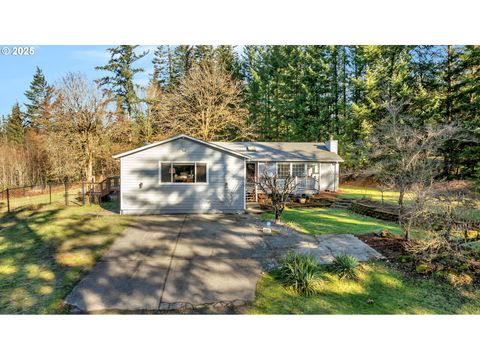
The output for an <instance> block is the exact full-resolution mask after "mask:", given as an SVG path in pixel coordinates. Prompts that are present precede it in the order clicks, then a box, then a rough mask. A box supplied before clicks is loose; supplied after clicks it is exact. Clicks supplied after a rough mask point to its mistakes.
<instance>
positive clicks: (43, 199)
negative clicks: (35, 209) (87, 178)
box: [0, 186, 80, 213]
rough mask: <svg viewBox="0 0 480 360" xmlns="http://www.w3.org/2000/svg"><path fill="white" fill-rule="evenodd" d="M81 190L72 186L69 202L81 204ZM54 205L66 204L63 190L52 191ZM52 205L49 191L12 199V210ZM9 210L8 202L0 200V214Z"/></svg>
mask: <svg viewBox="0 0 480 360" xmlns="http://www.w3.org/2000/svg"><path fill="white" fill-rule="evenodd" d="M78 191H79V189H78V188H77V187H74V186H72V187H71V188H70V189H69V191H68V196H69V202H73V203H80V201H79V200H78V199H76V196H77V193H78ZM51 199H52V204H53V203H57V204H64V203H65V191H64V190H63V189H58V188H56V189H52V198H51ZM49 203H50V194H49V193H48V189H47V190H46V193H45V194H39V195H32V196H13V195H12V196H11V197H10V208H11V209H12V210H15V209H18V208H20V207H23V206H30V205H47V204H49ZM6 210H7V200H6V199H5V198H4V199H3V200H0V213H1V212H4V211H6Z"/></svg>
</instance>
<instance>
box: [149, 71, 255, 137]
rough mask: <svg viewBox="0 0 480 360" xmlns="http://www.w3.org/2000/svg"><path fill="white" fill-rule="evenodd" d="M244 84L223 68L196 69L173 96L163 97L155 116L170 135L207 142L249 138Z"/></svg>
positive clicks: (182, 82)
mask: <svg viewBox="0 0 480 360" xmlns="http://www.w3.org/2000/svg"><path fill="white" fill-rule="evenodd" d="M242 93H243V86H242V83H241V82H239V81H236V80H233V79H232V78H231V76H230V75H229V74H228V73H226V72H225V71H224V70H222V69H220V68H211V67H207V66H201V65H199V66H196V67H194V68H192V69H191V70H190V71H189V72H188V75H187V76H186V77H185V78H184V79H182V80H181V82H180V84H179V85H178V87H177V88H176V89H175V90H174V91H173V92H172V93H170V94H167V93H164V94H162V99H161V101H160V102H158V107H157V108H156V109H155V115H156V116H157V117H158V119H159V120H158V121H159V122H160V123H161V127H163V128H164V129H166V130H168V132H170V133H172V132H173V133H177V134H178V133H184V134H188V135H191V136H193V137H197V138H199V139H202V140H205V141H215V140H227V139H228V140H232V139H236V138H237V139H240V138H247V137H249V136H250V135H252V134H251V127H250V126H249V125H248V122H247V117H248V111H247V109H246V108H245V107H244V103H243V98H242Z"/></svg>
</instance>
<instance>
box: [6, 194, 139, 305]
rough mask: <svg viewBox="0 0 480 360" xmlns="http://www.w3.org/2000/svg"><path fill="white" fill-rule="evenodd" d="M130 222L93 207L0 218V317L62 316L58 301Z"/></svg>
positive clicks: (43, 210) (56, 208)
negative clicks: (20, 315)
mask: <svg viewBox="0 0 480 360" xmlns="http://www.w3.org/2000/svg"><path fill="white" fill-rule="evenodd" d="M130 220H131V219H130V218H129V217H126V216H118V215H116V214H113V213H111V212H109V211H108V210H105V209H104V208H102V207H100V206H98V205H91V206H71V207H64V206H62V205H59V204H52V205H47V206H44V207H42V208H41V209H39V210H22V211H18V212H14V213H11V214H3V215H0V279H1V281H0V313H3V314H13V313H33V314H48V313H61V312H62V311H64V308H63V306H62V300H63V299H64V297H65V296H66V295H67V294H68V293H69V292H70V291H71V290H72V288H73V287H74V285H75V284H76V283H77V282H78V281H79V280H80V279H81V278H82V277H83V276H84V275H85V274H86V273H87V272H88V271H89V270H91V269H92V267H93V266H94V264H95V262H96V261H97V260H98V259H99V258H100V257H101V256H102V255H103V254H104V252H105V251H106V249H107V248H108V245H109V244H111V243H112V242H113V240H114V239H115V238H116V237H117V236H118V235H119V234H120V233H121V232H122V231H123V229H124V228H125V227H126V226H127V225H128V223H129V222H130Z"/></svg>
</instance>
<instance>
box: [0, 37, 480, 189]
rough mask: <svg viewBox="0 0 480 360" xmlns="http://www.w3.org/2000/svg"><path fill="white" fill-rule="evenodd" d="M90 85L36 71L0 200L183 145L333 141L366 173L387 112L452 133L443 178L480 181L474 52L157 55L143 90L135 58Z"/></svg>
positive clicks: (17, 111)
mask: <svg viewBox="0 0 480 360" xmlns="http://www.w3.org/2000/svg"><path fill="white" fill-rule="evenodd" d="M108 51H109V52H110V55H111V56H110V60H109V61H108V63H107V64H105V65H103V66H99V67H97V68H96V70H98V71H97V73H98V77H97V79H96V80H95V81H91V80H89V79H87V78H86V76H85V75H83V74H79V73H68V74H65V76H64V77H63V78H62V79H48V80H47V79H46V78H45V76H44V74H43V72H42V70H41V69H40V68H37V69H36V72H35V73H34V74H32V76H33V78H32V81H31V83H30V84H25V88H26V91H25V97H26V99H27V101H26V102H25V103H24V104H18V103H17V104H12V110H11V112H10V114H8V115H7V116H4V117H3V118H2V121H1V124H0V188H2V187H8V186H15V185H21V184H42V183H47V182H49V181H54V182H62V181H72V180H80V179H91V177H92V176H93V175H111V174H116V173H118V163H116V162H115V161H114V160H113V159H112V157H111V156H112V155H113V154H115V153H119V152H122V151H124V150H127V149H131V148H134V147H136V146H140V145H143V144H145V143H150V142H152V141H156V140H160V139H163V138H166V137H169V136H172V135H174V134H178V133H186V134H189V135H192V136H195V137H198V138H201V139H204V140H249V139H256V140H264V141H323V140H326V139H328V138H330V137H333V138H336V139H338V140H339V141H340V152H341V155H342V156H343V157H344V158H345V160H346V163H345V165H344V167H345V169H350V170H352V171H353V172H358V171H361V170H363V169H365V168H368V167H369V166H370V161H371V159H370V157H369V149H371V148H372V147H375V142H374V141H373V139H376V140H375V141H377V142H378V141H381V138H380V140H379V137H378V136H376V135H378V134H375V131H376V130H375V129H376V128H377V127H378V126H377V125H379V124H381V123H382V121H384V119H385V117H386V115H387V113H386V108H387V106H386V105H387V104H396V105H397V106H400V107H401V109H402V113H403V118H408V119H410V120H409V122H410V123H414V124H415V126H416V127H417V130H418V131H419V132H421V131H423V130H424V129H425V131H426V129H427V128H428V127H429V126H432V125H438V124H445V125H455V126H456V127H457V128H458V129H459V131H458V132H457V133H456V134H457V135H456V136H455V137H454V138H452V139H451V140H449V141H447V142H446V143H445V145H444V146H443V147H442V149H441V151H440V153H438V154H436V155H437V156H438V157H441V158H442V159H443V162H444V174H443V175H444V176H446V177H451V178H452V177H462V178H477V179H478V178H479V177H480V160H479V159H480V115H479V108H480V88H479V86H480V78H479V77H480V75H479V71H480V47H479V46H319V45H307V46H254V45H248V46H244V47H243V48H241V49H239V48H235V47H234V46H206V45H199V46H190V45H180V46H159V47H157V48H156V49H155V51H154V54H153V60H152V61H153V72H152V73H151V74H149V76H150V81H149V84H148V85H147V86H139V85H138V84H137V83H136V81H135V75H136V74H138V73H141V72H144V71H145V70H144V69H143V68H141V67H139V66H138V65H137V64H138V60H139V59H141V58H143V57H144V56H146V54H147V53H146V52H141V51H140V49H139V48H138V47H137V46H126V45H124V46H118V47H114V48H110V49H108Z"/></svg>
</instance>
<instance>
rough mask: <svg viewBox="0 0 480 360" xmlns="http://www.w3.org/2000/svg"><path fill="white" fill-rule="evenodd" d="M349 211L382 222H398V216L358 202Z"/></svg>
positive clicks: (354, 202) (353, 203) (352, 204)
mask: <svg viewBox="0 0 480 360" xmlns="http://www.w3.org/2000/svg"><path fill="white" fill-rule="evenodd" d="M349 210H351V211H353V212H355V213H357V214H360V215H366V216H371V217H374V218H376V219H380V220H386V221H394V222H398V214H396V213H391V212H387V211H384V210H381V209H379V208H376V207H373V206H369V205H365V204H361V203H358V202H356V201H353V202H352V203H351V205H350V208H349Z"/></svg>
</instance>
